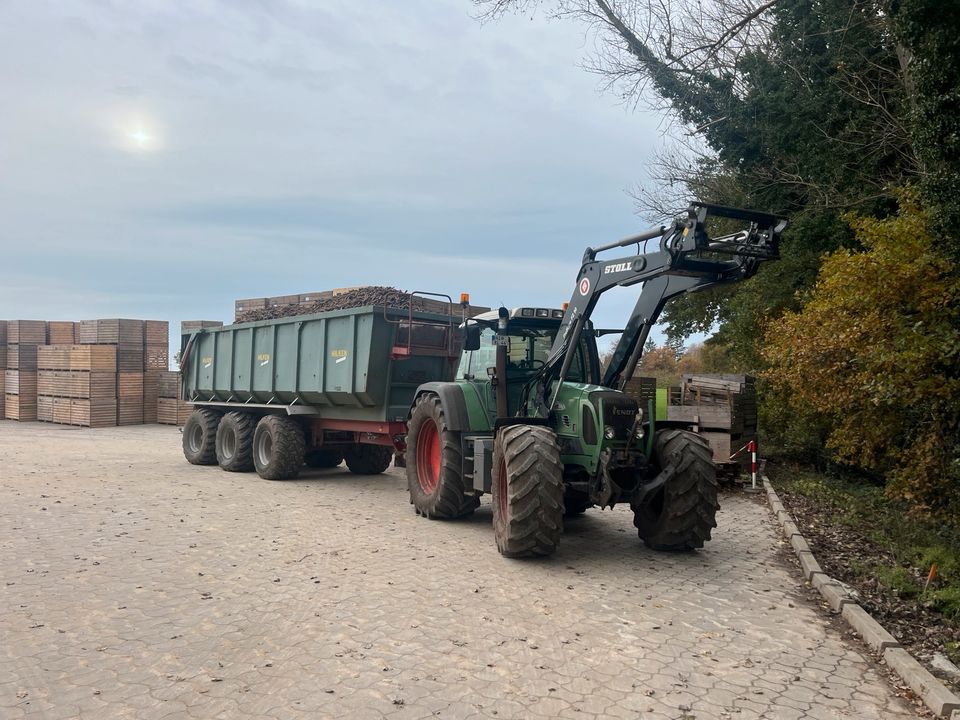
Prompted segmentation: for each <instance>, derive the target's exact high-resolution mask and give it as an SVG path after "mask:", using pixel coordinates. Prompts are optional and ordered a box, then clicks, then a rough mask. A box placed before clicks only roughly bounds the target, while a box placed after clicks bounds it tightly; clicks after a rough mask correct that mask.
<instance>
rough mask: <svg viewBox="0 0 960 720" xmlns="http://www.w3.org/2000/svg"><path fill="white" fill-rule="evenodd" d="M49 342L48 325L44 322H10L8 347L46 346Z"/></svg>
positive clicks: (8, 324)
mask: <svg viewBox="0 0 960 720" xmlns="http://www.w3.org/2000/svg"><path fill="white" fill-rule="evenodd" d="M46 342H47V323H46V322H44V321H43V320H9V321H8V322H7V344H8V345H44V344H45V343H46Z"/></svg>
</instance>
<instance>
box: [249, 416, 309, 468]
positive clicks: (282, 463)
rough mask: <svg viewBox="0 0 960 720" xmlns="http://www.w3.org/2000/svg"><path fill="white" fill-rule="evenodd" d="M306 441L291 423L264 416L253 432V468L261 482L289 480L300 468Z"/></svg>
mask: <svg viewBox="0 0 960 720" xmlns="http://www.w3.org/2000/svg"><path fill="white" fill-rule="evenodd" d="M305 447H306V440H305V439H304V436H303V428H301V427H300V426H299V425H298V424H297V422H296V421H295V420H293V419H292V418H289V417H286V416H285V415H264V416H263V417H262V418H260V422H258V423H257V429H256V431H255V432H254V433H253V465H254V467H255V468H256V469H257V474H258V475H260V477H262V478H263V479H264V480H290V479H291V478H295V477H296V476H297V475H299V474H300V468H301V467H303V455H304V448H305Z"/></svg>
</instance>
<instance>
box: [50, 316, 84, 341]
mask: <svg viewBox="0 0 960 720" xmlns="http://www.w3.org/2000/svg"><path fill="white" fill-rule="evenodd" d="M79 333H80V323H78V322H73V321H72V320H50V321H49V322H48V323H47V345H76V344H77V343H78V342H79V341H80V338H79V337H78V336H79Z"/></svg>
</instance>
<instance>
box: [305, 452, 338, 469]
mask: <svg viewBox="0 0 960 720" xmlns="http://www.w3.org/2000/svg"><path fill="white" fill-rule="evenodd" d="M304 462H305V463H306V464H307V467H310V468H325V469H326V468H335V467H337V466H338V465H339V464H340V463H342V462H343V451H342V450H339V449H329V448H328V449H326V450H311V451H310V452H308V453H307V456H306V458H304Z"/></svg>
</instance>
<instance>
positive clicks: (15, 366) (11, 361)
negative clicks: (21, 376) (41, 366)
mask: <svg viewBox="0 0 960 720" xmlns="http://www.w3.org/2000/svg"><path fill="white" fill-rule="evenodd" d="M38 347H40V346H38V345H7V370H32V371H34V372H36V370H37V348H38Z"/></svg>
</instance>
